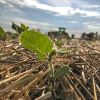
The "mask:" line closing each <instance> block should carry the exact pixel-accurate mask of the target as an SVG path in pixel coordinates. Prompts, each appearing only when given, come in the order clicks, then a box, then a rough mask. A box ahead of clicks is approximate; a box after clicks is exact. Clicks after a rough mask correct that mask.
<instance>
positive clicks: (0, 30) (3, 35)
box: [0, 27, 6, 40]
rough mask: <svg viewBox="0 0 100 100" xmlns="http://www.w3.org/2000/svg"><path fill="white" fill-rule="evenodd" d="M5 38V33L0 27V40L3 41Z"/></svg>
mask: <svg viewBox="0 0 100 100" xmlns="http://www.w3.org/2000/svg"><path fill="white" fill-rule="evenodd" d="M5 38H6V32H5V31H4V30H3V28H2V27H0V39H1V40H5Z"/></svg>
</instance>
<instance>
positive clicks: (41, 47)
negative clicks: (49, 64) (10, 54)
mask: <svg viewBox="0 0 100 100" xmlns="http://www.w3.org/2000/svg"><path fill="white" fill-rule="evenodd" d="M20 41H21V44H22V45H23V47H25V48H27V49H29V50H31V51H33V52H36V53H37V57H38V58H39V60H43V59H44V58H45V57H46V56H47V54H48V53H50V52H51V51H52V48H53V43H52V41H51V40H50V39H49V38H48V37H47V36H45V35H44V34H42V33H41V32H37V31H34V30H28V31H25V32H23V33H22V34H21V38H20Z"/></svg>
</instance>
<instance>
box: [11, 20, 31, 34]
mask: <svg viewBox="0 0 100 100" xmlns="http://www.w3.org/2000/svg"><path fill="white" fill-rule="evenodd" d="M12 28H13V29H14V30H15V31H16V32H18V33H19V34H21V33H22V32H24V31H27V30H28V29H29V26H26V25H25V24H21V26H18V25H17V24H15V23H14V22H12Z"/></svg>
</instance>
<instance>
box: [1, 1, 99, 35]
mask: <svg viewBox="0 0 100 100" xmlns="http://www.w3.org/2000/svg"><path fill="white" fill-rule="evenodd" d="M12 21H13V22H15V23H17V24H19V23H25V24H27V25H29V26H30V27H35V28H37V27H39V28H41V30H43V31H49V30H56V29H57V27H65V28H67V31H68V32H69V33H70V34H73V33H75V34H76V35H77V36H79V35H80V33H82V32H91V31H93V32H96V31H98V32H100V0H0V26H2V27H4V29H6V30H11V22H12Z"/></svg>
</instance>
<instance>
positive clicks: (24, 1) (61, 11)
mask: <svg viewBox="0 0 100 100" xmlns="http://www.w3.org/2000/svg"><path fill="white" fill-rule="evenodd" d="M7 1H11V2H13V3H15V4H19V5H20V6H22V7H23V6H28V7H31V8H34V7H36V8H38V9H42V10H48V11H51V12H54V13H56V14H58V15H64V16H70V15H74V14H76V13H79V14H81V15H83V16H88V17H90V16H100V13H99V12H94V11H87V10H81V9H79V8H76V9H74V8H73V7H71V6H67V7H65V6H63V7H60V6H58V7H57V6H50V5H46V4H43V3H40V2H39V1H38V0H13V1H12V0H4V1H3V2H6V3H7ZM50 1H52V0H50ZM77 1H80V0H77ZM0 2H2V0H0ZM53 2H56V3H57V2H59V3H60V2H61V0H58V1H57V0H54V1H53ZM62 2H63V3H64V2H68V3H72V2H74V1H73V0H70V1H68V0H62ZM8 5H9V6H11V4H10V3H8ZM16 11H18V10H16Z"/></svg>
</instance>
